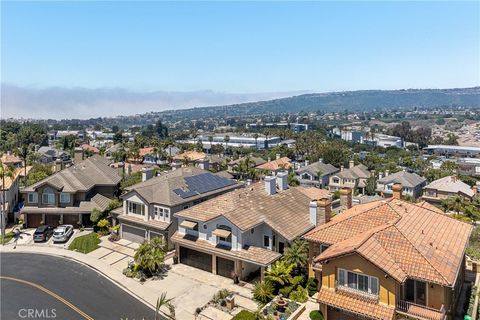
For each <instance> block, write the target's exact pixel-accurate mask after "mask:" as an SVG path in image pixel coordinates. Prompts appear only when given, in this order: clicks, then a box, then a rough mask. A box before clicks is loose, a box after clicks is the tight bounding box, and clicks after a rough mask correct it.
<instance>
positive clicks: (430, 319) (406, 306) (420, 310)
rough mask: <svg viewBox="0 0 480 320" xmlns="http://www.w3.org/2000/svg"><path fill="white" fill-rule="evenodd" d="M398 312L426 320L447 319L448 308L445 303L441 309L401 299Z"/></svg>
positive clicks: (398, 303)
mask: <svg viewBox="0 0 480 320" xmlns="http://www.w3.org/2000/svg"><path fill="white" fill-rule="evenodd" d="M397 312H400V313H404V314H406V315H409V316H412V317H415V318H418V319H425V320H445V319H446V318H447V315H446V310H445V307H444V306H443V305H442V306H441V308H440V310H438V309H434V308H430V307H427V306H422V305H419V304H416V303H413V302H410V301H404V300H399V301H398V302H397Z"/></svg>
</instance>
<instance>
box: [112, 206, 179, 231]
mask: <svg viewBox="0 0 480 320" xmlns="http://www.w3.org/2000/svg"><path fill="white" fill-rule="evenodd" d="M117 212H118V211H115V212H114V213H117ZM117 219H118V220H120V221H122V222H127V223H128V222H132V223H135V224H139V225H142V226H146V227H152V228H156V229H160V230H166V229H168V227H169V226H170V225H171V224H172V223H171V222H164V221H159V220H148V221H145V220H143V219H142V218H137V217H134V216H129V215H125V214H120V215H119V216H117Z"/></svg>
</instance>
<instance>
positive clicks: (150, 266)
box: [134, 237, 165, 274]
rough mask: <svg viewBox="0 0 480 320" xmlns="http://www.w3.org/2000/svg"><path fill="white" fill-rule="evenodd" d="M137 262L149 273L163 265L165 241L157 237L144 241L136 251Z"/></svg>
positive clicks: (135, 258)
mask: <svg viewBox="0 0 480 320" xmlns="http://www.w3.org/2000/svg"><path fill="white" fill-rule="evenodd" d="M134 260H135V264H137V265H138V266H139V267H140V269H142V270H143V271H145V272H147V273H150V274H152V273H154V272H156V271H158V270H159V268H160V267H162V266H163V262H164V260H165V241H164V240H163V238H161V237H155V238H153V239H152V240H150V241H145V242H144V243H142V244H141V245H140V246H139V247H138V249H137V250H136V252H135V256H134Z"/></svg>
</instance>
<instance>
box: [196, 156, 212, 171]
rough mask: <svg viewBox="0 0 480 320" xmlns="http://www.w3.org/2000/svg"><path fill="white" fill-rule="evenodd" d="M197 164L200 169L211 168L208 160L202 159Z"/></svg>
mask: <svg viewBox="0 0 480 320" xmlns="http://www.w3.org/2000/svg"><path fill="white" fill-rule="evenodd" d="M197 163H198V167H199V168H200V169H203V170H208V169H209V168H210V166H209V161H208V158H204V159H200V160H198V161H197Z"/></svg>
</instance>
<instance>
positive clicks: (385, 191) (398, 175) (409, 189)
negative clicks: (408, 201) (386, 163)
mask: <svg viewBox="0 0 480 320" xmlns="http://www.w3.org/2000/svg"><path fill="white" fill-rule="evenodd" d="M396 183H400V184H401V185H402V188H403V190H402V194H403V195H408V196H410V197H412V198H414V199H417V198H418V197H420V196H421V195H422V192H423V187H425V185H426V184H427V179H425V178H424V177H421V176H419V175H418V174H416V173H411V172H406V171H399V172H395V173H392V174H390V173H389V171H388V170H385V176H383V174H382V173H380V174H379V179H378V180H377V190H376V191H377V192H378V193H380V194H381V195H382V196H384V197H391V196H392V195H393V191H392V188H393V185H394V184H396Z"/></svg>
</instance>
